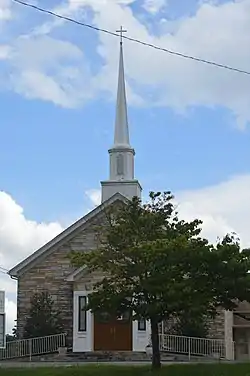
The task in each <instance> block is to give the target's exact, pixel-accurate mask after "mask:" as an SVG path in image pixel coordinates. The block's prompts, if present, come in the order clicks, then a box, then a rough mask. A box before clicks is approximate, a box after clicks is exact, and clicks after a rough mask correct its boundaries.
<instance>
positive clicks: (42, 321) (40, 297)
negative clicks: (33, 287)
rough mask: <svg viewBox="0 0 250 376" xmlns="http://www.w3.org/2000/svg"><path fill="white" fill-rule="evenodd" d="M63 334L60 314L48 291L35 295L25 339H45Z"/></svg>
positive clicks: (26, 324) (25, 330)
mask: <svg viewBox="0 0 250 376" xmlns="http://www.w3.org/2000/svg"><path fill="white" fill-rule="evenodd" d="M62 332H63V325H62V320H61V317H60V312H59V310H57V308H56V307H55V304H54V302H53V299H52V298H51V296H50V295H49V293H48V291H42V292H39V293H36V294H34V295H33V297H32V298H31V302H30V310H29V313H28V317H27V319H26V323H25V327H24V338H33V337H44V336H49V335H53V334H60V333H62Z"/></svg>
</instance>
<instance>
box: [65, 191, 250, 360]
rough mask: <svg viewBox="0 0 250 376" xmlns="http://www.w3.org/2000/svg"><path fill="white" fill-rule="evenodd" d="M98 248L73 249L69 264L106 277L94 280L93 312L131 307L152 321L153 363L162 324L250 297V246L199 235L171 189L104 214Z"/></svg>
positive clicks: (198, 225) (228, 306) (196, 224)
mask: <svg viewBox="0 0 250 376" xmlns="http://www.w3.org/2000/svg"><path fill="white" fill-rule="evenodd" d="M107 222H108V223H107V226H102V228H101V229H100V236H99V239H100V247H99V248H98V249H97V250H90V251H89V252H86V253H79V252H75V253H72V254H71V255H70V258H71V261H72V264H73V265H75V266H77V267H80V266H82V265H85V266H87V267H88V269H89V271H95V270H100V269H101V270H102V271H103V273H104V275H105V277H104V278H103V279H102V281H100V282H99V283H97V284H96V285H95V289H94V292H93V293H92V294H90V296H89V304H88V308H89V309H91V310H92V311H93V312H96V311H98V310H103V309H105V310H106V311H108V312H110V313H113V312H116V313H117V312H119V313H120V312H124V311H126V310H128V309H131V311H133V312H134V317H133V319H138V318H141V317H143V318H145V319H147V320H150V322H151V331H152V345H153V365H154V366H155V367H158V366H159V365H160V354H159V338H158V329H157V328H158V323H159V322H161V321H162V320H168V319H169V318H170V317H184V315H185V314H188V315H189V317H191V315H192V316H194V317H198V316H202V315H205V314H206V316H211V317H213V316H215V314H216V311H217V309H218V307H223V308H225V309H232V308H234V307H235V305H236V303H235V302H236V301H237V299H239V300H249V291H250V278H249V274H248V270H249V269H250V257H249V251H247V250H245V251H243V252H240V246H239V242H238V240H237V239H235V238H234V237H233V236H229V235H227V236H226V237H225V238H224V239H223V240H222V241H221V242H219V243H218V244H217V245H216V246H214V245H212V244H209V242H208V241H207V239H204V238H202V237H201V235H200V233H201V224H202V222H201V221H199V220H194V221H191V222H186V221H184V220H180V219H179V217H178V213H177V212H176V210H175V206H174V203H173V196H172V195H171V193H170V192H165V193H160V192H158V193H153V192H151V193H150V197H149V202H148V203H147V204H144V205H142V203H141V201H140V200H139V199H138V198H134V199H133V200H132V201H129V202H127V204H124V205H121V206H119V207H118V208H114V207H113V208H112V209H111V210H110V211H109V212H107Z"/></svg>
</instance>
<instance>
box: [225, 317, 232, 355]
mask: <svg viewBox="0 0 250 376" xmlns="http://www.w3.org/2000/svg"><path fill="white" fill-rule="evenodd" d="M224 315H225V316H224V323H225V324H224V325H225V327H224V332H225V338H224V340H225V349H226V359H227V360H234V343H233V312H232V311H225V313H224Z"/></svg>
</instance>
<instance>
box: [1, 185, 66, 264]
mask: <svg viewBox="0 0 250 376" xmlns="http://www.w3.org/2000/svg"><path fill="white" fill-rule="evenodd" d="M62 230H63V229H62V227H61V226H60V224H59V223H56V222H52V223H37V222H35V221H31V220H28V219H27V218H26V217H25V215H24V212H23V208H22V207H21V206H19V205H18V204H17V203H16V202H15V201H14V200H13V198H12V197H11V196H10V195H9V194H7V193H5V192H1V191H0V265H1V266H3V267H4V268H7V269H8V268H10V267H12V266H14V264H16V263H17V262H19V261H21V260H22V259H23V258H24V257H26V256H27V255H28V254H29V253H31V252H32V251H35V250H36V249H37V248H38V247H40V246H42V245H43V244H44V243H46V242H48V241H49V240H50V239H52V238H53V237H54V236H56V235H57V234H59V233H60V232H61V231H62ZM13 234H14V235H13Z"/></svg>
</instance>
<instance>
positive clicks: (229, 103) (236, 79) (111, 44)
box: [0, 0, 250, 128]
mask: <svg viewBox="0 0 250 376" xmlns="http://www.w3.org/2000/svg"><path fill="white" fill-rule="evenodd" d="M2 1H3V0H2ZM5 2H6V0H5ZM134 2H135V0H112V1H111V0H81V1H80V0H68V2H66V3H65V2H63V3H61V5H59V6H57V8H56V9H55V10H56V11H58V13H61V14H64V15H66V16H72V17H73V18H76V19H79V20H84V21H87V22H88V23H91V20H90V19H87V18H86V17H87V16H89V14H90V13H89V12H88V11H87V10H89V9H91V10H92V12H93V13H92V15H93V19H92V22H93V24H94V25H95V26H97V27H100V28H104V29H107V30H110V31H115V30H116V29H117V28H118V27H119V26H120V25H121V24H122V25H124V26H125V27H126V29H127V30H128V34H127V35H128V36H131V37H134V38H137V39H140V40H142V41H145V42H148V43H152V44H155V45H157V46H160V47H164V48H168V49H170V50H174V51H179V52H183V53H186V54H190V55H194V56H197V57H201V58H204V59H209V60H214V61H217V62H219V63H221V64H226V65H231V66H235V67H238V68H241V69H243V70H249V60H250V50H249V48H248V46H249V44H250V0H239V1H232V0H231V1H228V2H226V3H212V2H209V3H208V2H201V3H200V5H199V7H198V9H197V11H196V13H195V14H193V15H191V16H186V17H182V18H180V19H177V20H175V21H173V20H171V21H166V20H165V22H164V23H163V24H162V26H161V27H162V29H161V30H162V32H161V34H160V35H159V34H158V35H156V34H154V33H153V31H152V30H153V29H152V28H151V27H150V31H149V30H148V28H147V26H146V24H144V23H143V22H144V18H143V17H141V14H139V13H136V11H135V10H134V8H132V7H131V5H132V4H133V3H134ZM164 3H166V1H164ZM0 4H1V3H0ZM141 4H144V6H147V8H148V10H150V11H151V12H156V11H157V10H158V9H161V6H162V4H163V1H162V0H145V1H144V2H141ZM163 5H165V4H163ZM34 15H35V11H34ZM114 18H115V20H116V25H115V26H114ZM163 18H164V14H163ZM64 25H65V22H64V21H62V20H58V19H53V18H51V19H49V22H45V23H44V24H40V25H37V27H36V28H35V29H34V30H33V32H31V34H30V35H29V37H27V36H26V38H24V37H22V38H18V39H17V41H15V40H13V41H12V48H13V51H12V55H11V59H10V58H9V59H8V61H9V62H10V66H11V71H12V75H11V77H12V88H13V90H15V91H17V92H18V93H20V94H22V95H24V96H26V97H27V98H41V99H42V100H48V101H52V102H53V103H55V104H57V105H60V106H63V107H69V108H73V107H79V106H81V105H83V104H84V103H85V102H86V101H87V100H89V99H91V98H93V97H94V96H96V95H97V94H100V93H103V92H105V93H107V92H109V93H110V94H111V97H112V98H114V96H115V91H116V85H117V63H118V56H117V55H118V41H117V39H116V38H114V37H112V36H109V35H107V34H104V33H99V45H98V48H97V52H98V54H99V55H100V56H101V58H102V61H103V65H102V67H101V68H100V69H99V71H97V73H93V71H91V69H90V67H91V65H92V63H93V61H92V59H94V58H93V54H92V53H91V61H89V60H87V57H86V56H85V55H84V54H83V52H82V46H81V48H79V47H77V46H76V45H74V44H73V43H70V42H67V41H65V40H62V39H61V40H60V39H55V38H52V36H51V35H50V33H51V32H53V31H54V28H55V27H64ZM68 25H69V24H68ZM232 25H237V27H232ZM72 27H73V26H72ZM74 27H77V26H74ZM79 32H81V27H80V26H79ZM93 33H94V32H93ZM124 44H125V65H126V73H127V77H128V81H129V85H127V86H128V92H129V100H130V103H133V104H134V105H142V104H144V105H147V106H149V105H150V106H170V107H172V108H174V109H175V110H176V111H180V112H183V111H185V110H186V108H188V107H189V106H190V107H192V106H207V107H211V108H213V107H215V106H220V107H225V108H227V109H229V110H230V111H231V112H232V114H233V115H234V116H235V117H236V119H237V122H238V125H239V126H240V127H241V128H243V127H244V126H245V125H246V123H247V122H248V121H249V120H250V105H249V101H250V100H249V91H250V77H249V76H246V75H243V74H239V73H235V72H232V71H227V70H223V69H220V68H215V67H212V66H209V65H205V64H201V63H197V62H194V61H190V60H185V59H182V58H180V57H176V56H173V55H170V54H168V53H166V52H161V51H156V50H153V49H152V48H149V47H145V46H142V45H138V44H136V43H132V42H128V41H126V42H125V43H124ZM69 57H70V59H69ZM24 62H25V64H24ZM145 62H147V64H145ZM95 72H96V70H95ZM145 89H146V90H145ZM106 97H107V96H106Z"/></svg>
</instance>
